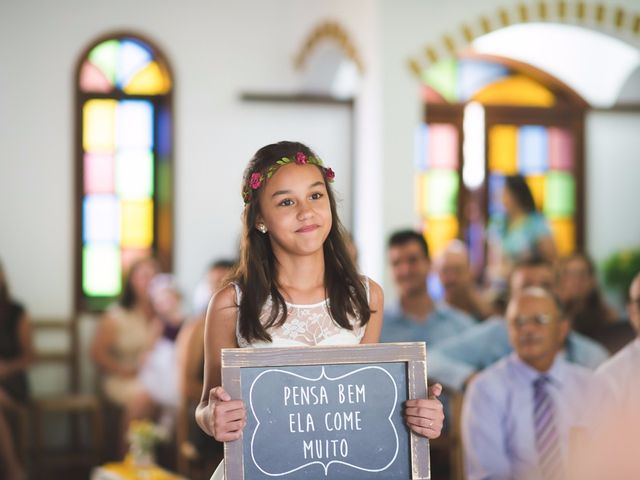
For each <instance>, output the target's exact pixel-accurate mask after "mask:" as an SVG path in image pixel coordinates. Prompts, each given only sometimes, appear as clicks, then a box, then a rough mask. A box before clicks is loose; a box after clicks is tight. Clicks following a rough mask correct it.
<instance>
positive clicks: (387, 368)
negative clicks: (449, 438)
mask: <svg viewBox="0 0 640 480" xmlns="http://www.w3.org/2000/svg"><path fill="white" fill-rule="evenodd" d="M222 384H223V386H224V388H225V390H227V392H228V393H229V394H230V395H231V397H232V398H241V399H242V400H244V402H245V407H246V409H247V425H246V427H245V429H244V431H243V436H242V438H241V439H240V440H237V441H234V442H227V443H226V444H225V475H226V479H227V480H241V479H246V480H255V479H266V478H270V479H273V478H278V479H283V480H293V479H301V478H305V479H309V478H314V479H323V478H326V479H329V478H330V479H332V480H334V479H335V480H342V479H345V480H346V479H349V480H358V479H363V480H364V479H393V480H396V479H428V478H430V474H429V445H428V440H427V439H426V438H424V437H420V436H418V435H415V434H413V433H411V432H410V431H409V429H408V428H407V427H406V425H405V423H404V417H403V411H404V402H405V401H406V400H407V399H409V398H426V395H427V389H426V352H425V345H424V343H387V344H379V345H358V346H352V347H351V346H350V347H339V346H331V347H296V348H257V349H224V350H223V351H222Z"/></svg>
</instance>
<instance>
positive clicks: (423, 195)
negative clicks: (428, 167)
mask: <svg viewBox="0 0 640 480" xmlns="http://www.w3.org/2000/svg"><path fill="white" fill-rule="evenodd" d="M428 189H429V174H427V173H423V174H420V175H417V176H416V201H417V204H418V208H417V210H418V211H419V212H420V215H422V216H423V217H426V216H427V215H429V205H428V196H427V191H428Z"/></svg>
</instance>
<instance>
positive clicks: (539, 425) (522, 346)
mask: <svg viewBox="0 0 640 480" xmlns="http://www.w3.org/2000/svg"><path fill="white" fill-rule="evenodd" d="M506 326H507V330H508V335H509V340H510V342H511V345H512V346H513V349H514V352H513V353H512V354H511V355H509V356H507V357H506V358H504V359H502V360H500V361H499V362H497V363H495V364H494V365H492V366H491V367H489V368H487V369H486V370H484V371H483V372H482V373H480V374H479V375H477V376H476V377H475V379H474V380H473V381H472V382H471V383H470V385H469V388H468V389H467V392H466V394H465V401H464V406H463V410H462V438H463V445H464V451H465V465H466V469H467V475H468V478H469V479H470V480H479V479H505V480H506V479H518V480H543V479H544V480H556V479H557V480H561V479H564V478H566V476H565V475H566V473H567V470H568V467H569V465H568V453H569V452H568V445H569V433H570V431H571V429H572V428H574V427H582V428H586V427H587V423H586V420H587V419H586V417H585V416H584V414H583V412H586V411H587V410H586V404H587V403H588V402H589V403H590V404H591V402H592V401H593V402H597V401H598V400H599V399H600V398H602V396H603V394H604V393H603V389H600V388H598V384H597V383H596V381H595V377H594V375H593V373H592V372H591V371H589V370H587V369H585V368H584V367H581V366H578V365H574V364H571V363H569V362H567V360H566V359H565V357H564V356H563V355H561V354H560V351H561V350H562V348H563V345H564V342H565V339H566V337H567V335H568V333H569V330H570V325H569V323H568V321H567V320H566V319H564V318H562V317H561V314H560V309H559V307H558V305H557V303H556V300H555V299H554V297H553V296H552V294H551V293H549V291H548V290H545V289H542V288H539V287H529V288H525V289H524V290H522V291H521V292H519V293H517V294H516V295H514V296H512V298H511V301H510V302H509V305H508V307H507V314H506ZM596 404H597V403H596ZM591 411H592V412H593V410H591Z"/></svg>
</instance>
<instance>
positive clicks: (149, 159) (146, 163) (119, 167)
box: [116, 150, 153, 200]
mask: <svg viewBox="0 0 640 480" xmlns="http://www.w3.org/2000/svg"><path fill="white" fill-rule="evenodd" d="M116 189H117V192H118V195H120V197H121V198H123V199H127V200H129V199H140V198H146V197H150V196H152V195H153V156H152V155H151V152H149V151H143V150H124V151H121V152H119V153H118V155H117V156H116Z"/></svg>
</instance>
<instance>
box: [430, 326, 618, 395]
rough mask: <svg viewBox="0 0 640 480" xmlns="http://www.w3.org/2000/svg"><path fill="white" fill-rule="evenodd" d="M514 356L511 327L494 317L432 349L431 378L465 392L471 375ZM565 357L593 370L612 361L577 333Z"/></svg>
mask: <svg viewBox="0 0 640 480" xmlns="http://www.w3.org/2000/svg"><path fill="white" fill-rule="evenodd" d="M511 352H513V348H512V347H511V343H510V342H509V334H508V331H507V324H506V322H505V320H504V319H503V318H501V317H497V316H494V317H491V318H489V319H487V320H485V321H484V322H482V323H479V324H477V325H476V326H474V327H473V328H471V329H468V330H466V331H465V332H464V333H461V334H460V335H457V336H456V337H455V338H451V339H449V340H446V341H444V342H442V343H438V344H437V345H436V346H435V348H433V349H431V351H430V352H429V354H430V355H429V357H430V358H429V374H430V376H432V377H433V378H435V379H436V380H437V381H439V382H442V383H444V384H446V385H447V386H449V387H450V388H454V389H456V390H462V388H463V386H464V382H465V381H466V379H467V378H468V377H469V376H471V374H473V373H475V372H478V371H480V370H483V369H485V368H486V367H488V366H489V365H491V364H493V363H495V362H496V361H498V360H500V359H501V358H504V357H506V356H507V355H509V354H510V353H511ZM564 354H565V356H566V359H567V360H568V361H569V362H571V363H576V364H578V365H582V366H583V367H587V368H589V369H595V368H596V367H598V366H599V365H600V364H601V363H603V362H604V361H605V360H606V359H607V358H608V357H609V352H607V350H606V349H605V348H604V347H603V346H602V345H600V344H599V343H597V342H595V341H593V340H591V339H590V338H588V337H585V336H584V335H580V334H579V333H576V332H571V333H570V334H569V336H568V337H567V342H566V345H565V350H564Z"/></svg>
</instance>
